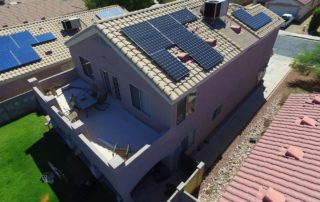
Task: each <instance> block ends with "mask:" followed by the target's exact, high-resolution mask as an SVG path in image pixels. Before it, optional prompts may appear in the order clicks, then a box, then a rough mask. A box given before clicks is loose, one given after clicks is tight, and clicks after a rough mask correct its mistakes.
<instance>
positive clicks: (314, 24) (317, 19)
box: [308, 7, 320, 33]
mask: <svg viewBox="0 0 320 202" xmlns="http://www.w3.org/2000/svg"><path fill="white" fill-rule="evenodd" d="M319 26H320V7H318V8H316V9H315V10H314V11H313V16H312V18H311V21H310V24H309V28H308V32H309V33H317V29H318V28H319Z"/></svg>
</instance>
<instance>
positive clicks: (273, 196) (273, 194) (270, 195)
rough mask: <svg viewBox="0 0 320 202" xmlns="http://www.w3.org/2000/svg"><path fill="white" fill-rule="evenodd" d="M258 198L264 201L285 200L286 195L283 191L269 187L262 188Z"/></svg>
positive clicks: (276, 201) (280, 201) (278, 201)
mask: <svg viewBox="0 0 320 202" xmlns="http://www.w3.org/2000/svg"><path fill="white" fill-rule="evenodd" d="M257 198H258V199H260V200H262V201H263V202H285V201H286V197H285V196H284V195H283V194H282V193H281V192H278V191H276V190H275V189H273V188H272V187H269V188H268V190H264V189H262V188H261V189H260V190H259V193H258V195H257Z"/></svg>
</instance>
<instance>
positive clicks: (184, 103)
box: [177, 92, 196, 125]
mask: <svg viewBox="0 0 320 202" xmlns="http://www.w3.org/2000/svg"><path fill="white" fill-rule="evenodd" d="M195 103H196V93H195V92H194V93H190V94H189V95H188V96H187V97H185V98H183V99H182V100H181V101H180V102H179V103H178V105H177V125H179V124H180V123H181V122H182V121H183V120H185V119H186V117H187V116H189V115H190V114H192V113H193V112H194V110H195V109H194V107H195Z"/></svg>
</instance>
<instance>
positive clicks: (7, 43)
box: [0, 36, 19, 50]
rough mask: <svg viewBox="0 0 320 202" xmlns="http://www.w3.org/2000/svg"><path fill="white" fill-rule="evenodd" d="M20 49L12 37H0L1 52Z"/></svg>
mask: <svg viewBox="0 0 320 202" xmlns="http://www.w3.org/2000/svg"><path fill="white" fill-rule="evenodd" d="M17 48H19V47H18V45H17V44H16V43H15V41H14V40H12V38H11V37H10V36H0V50H12V49H13V50H15V49H17Z"/></svg>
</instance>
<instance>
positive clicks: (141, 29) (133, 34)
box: [122, 21, 173, 55]
mask: <svg viewBox="0 0 320 202" xmlns="http://www.w3.org/2000/svg"><path fill="white" fill-rule="evenodd" d="M122 32H123V33H125V34H126V35H127V36H130V39H131V40H132V41H133V42H135V44H137V45H138V46H139V48H141V49H142V50H143V51H144V52H146V53H147V54H149V55H151V54H152V53H154V52H156V51H158V50H160V49H166V48H168V47H170V46H172V45H173V43H172V42H171V41H169V40H168V39H167V38H166V37H165V36H163V35H162V34H161V33H160V32H159V30H156V29H154V27H152V25H151V24H150V23H149V22H148V21H146V22H142V23H139V24H136V25H134V26H129V27H125V28H124V29H122Z"/></svg>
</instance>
